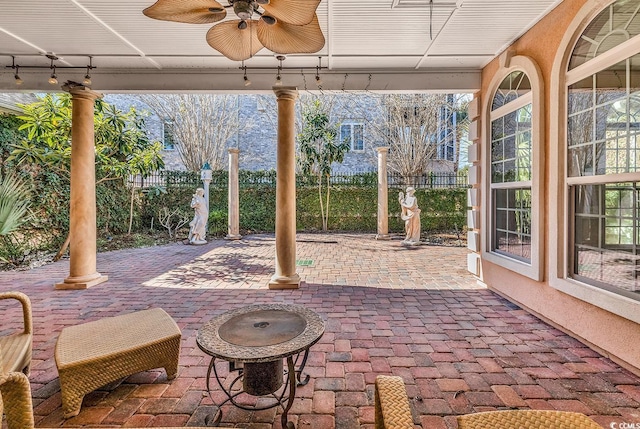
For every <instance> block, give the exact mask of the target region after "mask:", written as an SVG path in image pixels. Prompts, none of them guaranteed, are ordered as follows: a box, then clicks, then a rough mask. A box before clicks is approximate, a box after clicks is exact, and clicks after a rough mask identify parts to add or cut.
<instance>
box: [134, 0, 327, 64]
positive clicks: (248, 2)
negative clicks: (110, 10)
mask: <svg viewBox="0 0 640 429" xmlns="http://www.w3.org/2000/svg"><path fill="white" fill-rule="evenodd" d="M227 1H228V3H229V4H228V5H227V6H222V5H221V4H220V3H218V2H217V1H216V0H157V1H156V3H154V4H153V5H152V6H150V7H148V8H146V9H144V10H143V11H142V13H144V14H145V15H146V16H148V17H149V18H154V19H159V20H163V21H175V22H185V23H189V24H208V23H212V22H218V21H222V20H223V19H224V18H225V17H226V16H227V11H226V9H227V8H233V11H234V13H235V14H236V16H237V17H238V19H234V20H227V21H224V22H221V23H219V24H216V25H214V26H213V27H211V29H210V30H209V31H208V32H207V43H208V44H209V45H210V46H211V47H212V48H213V49H215V50H217V51H219V52H220V53H221V54H222V55H224V56H225V57H227V58H229V59H231V60H234V61H243V60H246V59H248V58H251V57H252V56H253V55H255V54H256V53H257V52H258V51H259V50H260V49H262V48H263V47H265V48H267V49H269V50H270V51H273V52H275V53H277V54H296V53H314V52H318V51H319V50H320V49H322V47H323V46H324V43H325V40H324V35H323V34H322V30H321V29H320V24H319V23H318V16H317V15H316V9H317V8H318V5H319V4H320V0H227Z"/></svg>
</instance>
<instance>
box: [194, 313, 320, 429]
mask: <svg viewBox="0 0 640 429" xmlns="http://www.w3.org/2000/svg"><path fill="white" fill-rule="evenodd" d="M323 334H324V322H323V321H322V319H321V318H320V316H318V315H317V314H316V313H314V312H313V311H311V310H308V309H306V308H304V307H300V306H295V305H284V304H264V305H253V306H249V307H243V308H239V309H236V310H232V311H229V312H226V313H223V314H222V315H220V316H218V317H216V318H215V319H213V320H211V321H210V322H208V323H206V324H205V325H203V326H202V327H201V328H200V329H199V330H198V335H197V337H196V343H197V344H198V347H199V348H200V349H201V350H202V351H203V352H205V353H206V354H208V355H209V356H211V362H210V363H209V369H208V371H207V393H208V394H209V396H210V397H211V396H212V395H211V386H210V381H211V373H212V372H213V374H214V376H215V378H216V381H217V382H218V386H219V387H220V389H221V390H222V391H223V392H224V393H225V395H226V397H227V398H226V399H225V400H224V401H223V402H222V403H221V404H216V403H215V401H213V398H211V399H212V401H213V402H214V405H216V406H217V408H218V410H217V411H216V413H215V414H213V415H212V416H210V417H209V419H207V420H205V421H206V423H207V424H212V425H214V426H217V425H218V424H219V423H220V422H221V420H222V408H221V407H222V406H223V405H225V404H226V403H227V402H228V403H230V404H232V405H234V406H235V407H238V408H240V409H243V410H247V411H261V410H267V409H270V408H275V407H278V406H279V407H281V408H282V416H281V421H282V427H283V428H287V429H295V425H294V424H293V422H290V421H289V419H288V414H289V410H290V409H291V406H292V405H293V401H294V399H295V396H296V387H297V386H302V385H305V384H307V382H308V381H309V376H308V375H306V376H305V377H302V373H303V370H304V367H305V364H306V362H307V357H308V355H309V348H310V347H311V346H312V345H313V344H315V343H316V342H318V340H320V338H321V337H322V335H323ZM217 359H222V360H224V361H227V362H228V365H229V373H230V374H231V373H233V372H236V371H237V373H238V374H237V376H235V378H234V379H233V380H232V381H231V383H230V385H229V386H225V383H224V380H223V379H221V377H220V374H218V369H217V368H216V360H217ZM283 361H286V368H285V367H284V365H283ZM299 361H300V362H299ZM296 368H297V369H296ZM240 386H241V387H242V389H240ZM242 394H247V395H251V396H259V397H271V398H273V402H272V403H269V404H266V405H262V406H248V405H245V404H242V403H240V401H238V400H237V398H238V397H239V396H240V395H242Z"/></svg>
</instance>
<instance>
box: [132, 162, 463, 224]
mask: <svg viewBox="0 0 640 429" xmlns="http://www.w3.org/2000/svg"><path fill="white" fill-rule="evenodd" d="M256 174H258V175H261V174H264V172H259V173H256ZM269 174H271V173H269ZM243 179H244V180H243ZM240 181H241V183H240V186H239V198H240V230H241V231H243V233H245V234H246V233H247V232H273V231H274V230H275V207H276V189H275V187H273V186H271V185H270V181H268V182H269V183H266V184H260V180H259V179H256V177H253V176H252V174H251V172H241V175H240ZM366 182H369V180H368V176H367V179H366ZM183 183H184V182H183ZM214 183H215V185H213V186H211V187H210V189H209V192H210V194H209V206H210V207H209V210H210V213H209V234H212V235H217V236H221V235H225V234H226V233H227V195H228V191H227V188H226V186H221V184H222V183H224V184H226V180H224V179H223V178H221V177H218V178H217V180H216V181H215V182H214ZM307 183H308V182H307ZM194 190H195V189H192V188H186V187H184V186H172V187H169V188H168V189H167V193H166V194H160V195H157V196H154V197H153V198H147V199H145V200H144V206H143V210H142V216H141V220H142V224H143V226H146V227H148V226H150V224H151V218H153V217H156V220H155V222H154V225H156V226H157V227H158V228H160V225H158V223H157V213H158V211H159V210H160V209H161V208H162V207H169V208H178V209H180V210H181V211H182V213H184V214H185V216H192V215H193V211H192V210H191V208H190V207H189V203H190V201H191V196H192V194H193V192H194ZM400 191H401V189H389V230H390V232H402V231H403V230H404V221H402V219H400V204H399V203H398V192H400ZM416 197H417V198H418V205H419V207H420V209H421V211H422V213H421V216H420V220H421V223H422V228H423V231H425V232H435V231H448V230H452V229H459V230H462V229H464V226H465V225H466V198H467V193H466V189H464V188H459V189H418V190H417V191H416ZM377 199H378V190H377V188H376V184H375V183H368V184H365V185H362V186H352V185H349V186H339V185H334V186H333V187H332V188H331V199H330V207H329V210H330V214H329V229H330V230H332V231H354V232H371V233H375V232H376V230H377V210H378V207H377ZM296 214H297V217H296V227H297V229H298V230H299V231H318V230H321V229H322V218H321V216H320V208H319V201H318V190H317V188H316V187H315V186H312V185H307V186H298V187H297V188H296Z"/></svg>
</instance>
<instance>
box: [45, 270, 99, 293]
mask: <svg viewBox="0 0 640 429" xmlns="http://www.w3.org/2000/svg"><path fill="white" fill-rule="evenodd" d="M107 280H109V276H103V275H102V274H100V273H96V274H95V275H92V276H82V277H67V278H66V279H64V281H63V282H62V283H56V284H55V285H54V286H55V288H56V289H60V290H78V289H88V288H90V287H91V286H95V285H98V284H100V283H104V282H106V281H107Z"/></svg>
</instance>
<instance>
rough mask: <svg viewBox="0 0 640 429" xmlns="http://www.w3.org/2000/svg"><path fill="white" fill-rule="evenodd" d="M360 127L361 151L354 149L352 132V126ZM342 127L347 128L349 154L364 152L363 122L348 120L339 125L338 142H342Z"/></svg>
mask: <svg viewBox="0 0 640 429" xmlns="http://www.w3.org/2000/svg"><path fill="white" fill-rule="evenodd" d="M358 125H359V126H361V127H362V149H354V132H353V128H354V126H358ZM343 126H349V129H350V131H349V151H351V152H358V153H359V152H364V151H365V141H364V122H358V121H353V120H349V121H343V122H341V123H340V141H343V138H342V127H343Z"/></svg>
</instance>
